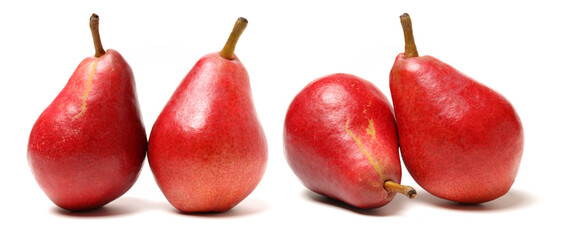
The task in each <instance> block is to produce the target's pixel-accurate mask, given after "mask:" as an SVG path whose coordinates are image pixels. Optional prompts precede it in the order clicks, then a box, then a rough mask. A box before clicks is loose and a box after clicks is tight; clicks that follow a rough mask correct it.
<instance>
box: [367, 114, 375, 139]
mask: <svg viewBox="0 0 567 240" xmlns="http://www.w3.org/2000/svg"><path fill="white" fill-rule="evenodd" d="M366 133H368V135H370V136H372V139H376V130H375V129H374V122H373V121H372V119H368V128H367V129H366Z"/></svg>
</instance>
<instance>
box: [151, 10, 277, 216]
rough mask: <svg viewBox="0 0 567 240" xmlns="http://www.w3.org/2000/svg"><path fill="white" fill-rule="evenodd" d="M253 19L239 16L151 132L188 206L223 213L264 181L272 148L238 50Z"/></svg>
mask: <svg viewBox="0 0 567 240" xmlns="http://www.w3.org/2000/svg"><path fill="white" fill-rule="evenodd" d="M247 23H248V21H247V20H246V19H244V18H239V19H238V20H237V22H236V24H235V26H234V30H233V32H232V34H231V35H230V37H229V39H228V41H227V44H226V45H225V47H224V48H223V50H222V51H221V52H216V53H210V54H207V55H205V56H204V57H202V58H201V59H200V60H199V61H198V62H197V63H196V64H195V66H193V68H192V69H191V71H190V72H189V73H188V74H187V76H185V78H184V79H183V81H182V82H181V84H180V85H179V86H178V87H177V90H176V91H175V92H174V93H173V96H171V98H170V99H169V102H168V103H167V104H166V106H165V108H164V109H163V110H162V112H161V114H160V115H159V117H158V118H157V120H156V122H155V124H154V126H153V128H152V132H151V134H150V140H149V146H148V161H149V164H150V167H151V169H152V172H153V174H154V177H155V180H156V182H157V184H158V186H159V187H160V189H161V191H162V192H163V194H164V195H165V197H166V198H167V200H168V201H169V202H170V203H171V204H172V205H173V206H174V207H175V208H177V209H178V210H179V211H181V212H222V211H227V210H229V209H231V208H233V207H234V206H235V205H237V204H238V203H239V202H241V201H242V200H243V199H244V198H246V197H247V196H248V195H249V194H250V193H251V192H252V191H253V190H254V188H256V186H257V185H258V183H259V182H260V180H261V178H262V176H263V174H264V170H265V168H266V163H267V157H268V155H267V154H268V150H267V141H266V137H265V136H264V131H263V129H262V126H261V125H260V122H259V120H258V117H257V115H256V110H255V108H254V103H253V101H252V92H251V89H250V80H249V78H248V73H247V71H246V69H245V68H244V65H242V63H241V62H240V60H239V59H238V58H237V57H236V56H235V55H234V53H233V52H234V48H235V45H236V42H237V41H238V38H239V37H240V35H241V34H242V31H244V28H245V27H246V25H247Z"/></svg>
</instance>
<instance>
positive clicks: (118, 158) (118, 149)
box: [27, 49, 147, 211]
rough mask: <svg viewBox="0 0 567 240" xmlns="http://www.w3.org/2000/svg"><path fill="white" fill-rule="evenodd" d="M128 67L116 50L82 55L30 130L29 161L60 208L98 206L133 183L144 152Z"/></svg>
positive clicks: (48, 193)
mask: <svg viewBox="0 0 567 240" xmlns="http://www.w3.org/2000/svg"><path fill="white" fill-rule="evenodd" d="M146 146H147V140H146V132H145V128H144V125H143V122H142V119H141V115H140V109H139V105H138V100H137V96H136V86H135V82H134V75H133V73H132V69H131V68H130V66H129V65H128V63H126V61H125V60H124V58H123V57H122V56H121V55H120V54H119V53H118V52H117V51H115V50H112V49H109V50H108V51H107V52H106V54H104V55H103V56H101V57H99V58H95V57H88V58H86V59H84V60H83V61H82V62H81V63H80V64H79V66H78V67H77V69H76V70H75V72H74V73H73V75H72V76H71V78H70V79H69V81H68V82H67V84H66V86H65V87H64V88H63V90H62V91H61V92H60V93H59V95H58V96H57V97H56V98H55V100H54V101H53V102H52V103H51V104H50V105H49V106H48V107H47V108H46V109H45V110H44V111H43V113H42V114H41V115H40V116H39V118H38V119H37V121H36V122H35V124H34V126H33V128H32V131H31V133H30V138H29V144H28V154H27V156H28V162H29V165H30V167H31V170H32V173H33V175H34V176H35V179H36V180H37V182H38V183H39V185H40V187H41V188H42V190H43V191H44V192H45V193H46V195H47V196H48V197H49V198H50V199H51V200H52V201H53V202H54V203H55V204H56V205H57V206H59V207H61V208H64V209H68V210H72V211H82V210H90V209H94V208H98V207H101V206H103V205H105V204H107V203H109V202H110V201H112V200H114V199H116V198H118V197H120V196H121V195H122V194H124V193H125V192H126V191H127V190H128V189H130V187H131V186H132V185H133V184H134V182H135V181H136V179H137V177H138V175H139V172H140V169H141V167H142V163H143V160H144V158H145V156H146Z"/></svg>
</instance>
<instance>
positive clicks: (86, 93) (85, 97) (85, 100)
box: [73, 58, 98, 119]
mask: <svg viewBox="0 0 567 240" xmlns="http://www.w3.org/2000/svg"><path fill="white" fill-rule="evenodd" d="M97 64H98V58H96V59H95V60H94V62H93V64H92V65H91V73H90V74H89V78H88V79H87V87H86V89H85V92H84V93H83V104H82V105H81V112H79V113H77V114H76V115H75V116H73V119H75V118H77V117H79V116H81V115H82V114H83V113H84V112H85V111H86V110H87V97H88V96H89V91H90V90H91V84H92V82H93V77H94V74H95V70H96V65H97Z"/></svg>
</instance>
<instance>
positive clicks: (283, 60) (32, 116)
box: [0, 0, 567, 239]
mask: <svg viewBox="0 0 567 240" xmlns="http://www.w3.org/2000/svg"><path fill="white" fill-rule="evenodd" d="M14 2H16V1H14ZM392 2H394V1H388V3H377V2H375V1H309V2H308V1H284V3H267V1H266V2H264V1H258V2H252V1H183V2H181V1H179V2H170V1H151V2H150V1H132V2H126V1H120V3H119V1H101V0H99V1H88V2H87V1H84V2H79V1H68V2H63V1H53V0H52V1H17V3H7V1H2V3H0V30H1V32H0V46H1V49H2V50H1V51H0V66H1V67H0V84H1V87H0V98H1V99H0V104H1V111H0V112H1V114H2V115H1V118H0V119H1V120H0V121H1V123H0V134H1V138H0V141H1V142H0V146H1V149H2V151H1V153H2V157H1V167H0V177H1V181H0V184H1V185H0V191H1V197H0V201H1V204H0V218H1V220H2V222H3V223H2V225H1V228H0V229H1V230H0V238H1V239H8V238H19V239H23V238H30V239H31V237H33V238H34V239H37V238H39V237H42V238H45V237H47V239H55V237H58V238H60V239H100V238H103V237H104V238H107V239H108V238H111V239H118V238H128V239H135V238H142V237H143V238H144V239H150V238H154V239H166V238H167V239H170V238H172V239H180V238H184V239H204V238H224V239H272V238H278V239H296V238H316V239H322V238H324V237H330V238H337V239H338V238H343V239H363V238H364V239H387V238H402V239H405V238H410V237H412V238H415V239H417V238H425V237H427V238H425V239H433V238H430V237H439V238H456V239H463V238H464V239H467V238H470V239H478V238H479V237H482V238H490V239H495V238H496V237H504V238H506V239H512V238H513V237H538V239H542V238H543V239H545V238H550V236H554V235H555V236H557V235H558V234H561V236H564V235H562V234H563V230H564V229H563V228H564V221H563V217H564V216H565V214H566V213H567V211H566V207H565V200H566V199H565V197H566V195H567V194H566V193H565V190H564V186H562V185H563V184H564V183H565V173H564V171H565V170H566V169H567V163H566V160H567V159H566V157H565V153H564V149H565V148H566V143H567V142H566V140H565V139H566V137H565V135H566V134H567V130H566V127H565V124H566V123H567V118H566V117H565V111H566V110H565V104H566V103H567V101H566V94H565V90H566V88H565V82H566V81H567V79H566V74H565V69H566V68H567V67H566V66H567V64H566V63H567V62H566V61H565V56H566V55H567V51H566V47H565V44H567V37H566V31H565V29H566V27H565V23H566V19H565V17H564V16H562V15H563V14H564V12H565V10H566V9H565V7H564V6H563V4H560V3H559V1H558V2H549V1H531V3H528V2H519V1H509V2H508V1H486V2H484V1H470V2H469V3H460V2H461V1H454V2H455V3H453V1H447V2H439V1H433V2H431V1H428V3H423V2H421V1H396V3H392ZM456 2H459V3H456ZM93 12H96V13H98V14H99V15H100V19H101V20H100V30H101V35H102V41H103V45H104V47H105V48H112V49H116V50H118V51H119V52H120V53H121V54H122V55H123V56H124V57H125V59H126V60H127V61H128V62H129V64H130V65H131V67H132V69H133V71H134V75H135V77H136V82H137V87H138V97H139V101H140V105H141V110H142V114H143V119H144V121H145V124H146V131H147V132H148V133H149V132H150V130H151V127H152V125H153V122H154V121H155V119H156V117H157V116H158V114H159V113H160V111H161V109H162V107H163V106H164V104H165V103H166V101H167V100H168V99H169V97H170V95H171V94H172V93H173V91H174V89H175V88H176V87H177V85H178V84H179V82H180V81H181V79H182V78H183V77H184V76H185V74H186V73H187V72H188V71H189V70H190V69H191V67H192V66H193V64H194V63H195V62H196V61H197V60H198V59H199V58H200V57H201V56H203V55H204V54H207V53H210V52H215V51H219V50H220V49H221V48H222V46H223V45H224V43H225V41H226V38H227V37H228V35H229V33H230V31H231V30H232V27H233V25H234V22H235V20H236V19H237V18H238V17H240V16H242V17H246V18H247V19H248V20H249V24H248V28H247V29H246V31H245V32H244V34H243V35H242V37H241V38H240V41H239V43H238V46H237V48H236V54H237V55H238V56H239V58H240V59H241V61H242V62H243V63H244V65H245V66H246V67H247V69H248V72H249V74H250V78H251V84H252V91H253V94H254V100H255V103H256V109H257V112H258V114H259V117H260V120H261V122H262V124H263V126H264V129H265V132H266V135H267V138H268V144H269V160H268V167H267V170H266V173H265V175H264V178H263V179H262V181H261V183H260V185H259V186H258V187H257V188H256V190H255V191H254V192H253V193H252V194H251V195H250V196H249V197H248V198H246V199H245V200H244V201H243V202H242V203H241V204H239V205H238V206H236V207H235V208H234V209H232V210H230V211H228V212H225V213H221V214H204V215H184V214H180V213H178V212H176V211H175V210H174V208H173V207H172V206H171V205H169V203H168V202H167V201H166V200H165V198H164V197H163V195H162V194H161V192H160V191H159V189H158V187H157V185H156V184H155V182H154V179H153V177H152V174H151V171H150V168H149V167H148V165H147V161H146V162H145V165H144V167H143V169H142V173H141V176H140V178H139V180H138V181H137V183H136V184H135V185H134V187H132V189H130V191H129V192H127V193H126V194H125V195H124V196H122V197H121V198H119V199H117V200H116V201H114V202H111V203H110V204H108V205H107V206H106V207H104V208H102V209H100V210H98V211H94V212H88V213H81V214H71V213H68V212H65V211H62V210H60V209H58V208H57V207H55V206H54V205H53V204H52V203H51V201H49V199H48V198H47V197H46V196H45V195H44V193H43V192H42V191H41V189H40V188H39V187H38V185H37V184H36V182H35V180H34V178H33V176H32V175H31V172H30V170H29V167H28V164H27V160H26V147H27V140H28V136H29V132H30V130H31V127H32V125H33V123H34V121H35V120H36V118H37V117H38V116H39V114H40V113H41V112H42V111H43V109H44V108H45V107H47V105H48V104H49V103H50V102H51V101H52V100H53V99H54V98H55V96H56V95H57V94H58V93H59V91H60V90H61V88H62V87H63V86H64V85H65V83H66V82H67V80H68V79H69V77H70V76H71V73H72V72H73V71H74V69H75V67H76V66H77V65H78V64H79V62H80V61H81V60H82V59H83V58H85V57H87V56H90V55H93V54H94V49H93V46H92V40H91V35H90V31H89V28H88V19H89V17H90V15H91V13H93ZM404 12H408V13H410V15H411V17H412V20H413V26H414V34H415V38H416V41H417V47H418V50H419V53H420V54H421V55H433V56H435V57H437V58H439V59H441V60H442V61H445V62H447V63H449V64H451V65H453V66H454V67H456V68H457V69H459V70H461V71H462V72H464V73H466V74H467V75H469V76H471V77H473V78H475V79H477V80H479V81H480V82H482V83H484V84H486V85H488V86H490V87H492V88H494V89H496V90H497V91H499V92H501V93H502V94H503V95H504V96H506V97H507V98H508V99H509V100H510V101H511V102H512V103H513V104H514V106H515V107H516V110H517V111H518V113H519V115H520V117H521V119H522V122H523V125H524V130H525V139H526V142H525V150H524V155H523V159H522V165H521V168H520V172H519V175H518V177H517V179H516V182H515V184H514V185H513V187H512V189H511V191H510V192H509V193H508V194H507V195H505V196H503V197H502V198H500V199H497V200H495V201H492V202H488V203H485V204H481V205H478V206H467V205H459V204H454V203H451V202H448V201H445V200H441V199H438V198H436V197H433V196H432V195H430V194H428V193H427V192H425V191H423V190H422V189H421V188H419V186H418V185H417V184H415V182H414V181H413V180H412V179H411V177H410V176H409V174H407V172H405V170H404V172H403V178H402V182H403V183H404V184H409V185H413V186H414V187H416V189H417V190H418V192H419V196H418V198H417V199H415V200H409V199H406V198H404V197H403V196H397V197H396V198H395V199H394V201H393V202H391V203H390V204H389V205H386V206H384V207H383V208H380V209H374V210H366V211H363V210H357V209H354V208H350V207H346V206H345V205H342V204H338V203H336V202H334V201H329V200H327V199H325V198H322V197H320V196H317V195H315V194H313V193H311V192H309V191H308V190H307V189H306V188H305V187H303V185H302V184H301V183H300V182H299V180H298V179H297V178H296V177H295V175H294V174H293V173H292V171H291V169H290V168H289V167H288V165H287V163H286V160H285V158H284V155H283V150H282V129H283V119H284V116H285V112H286V109H287V106H288V105H289V103H290V102H291V100H292V98H293V97H294V96H295V94H297V93H298V92H299V91H300V90H301V89H302V88H303V87H304V86H305V85H306V84H307V83H309V82H310V81H312V80H313V79H315V78H318V77H321V76H323V75H327V74H331V73H336V72H345V73H351V74H355V75H358V76H360V77H362V78H365V79H367V80H369V81H371V82H373V83H374V84H375V85H376V86H378V88H380V89H381V90H382V91H383V92H384V93H385V94H386V95H387V96H388V97H389V95H390V94H389V88H388V74H389V71H390V68H391V66H392V63H393V61H394V58H395V56H396V55H397V54H398V53H400V52H402V51H403V46H404V45H403V34H402V29H401V25H400V23H399V18H398V17H399V15H401V14H402V13H404ZM562 222H563V223H562ZM522 239H527V238H522Z"/></svg>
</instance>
